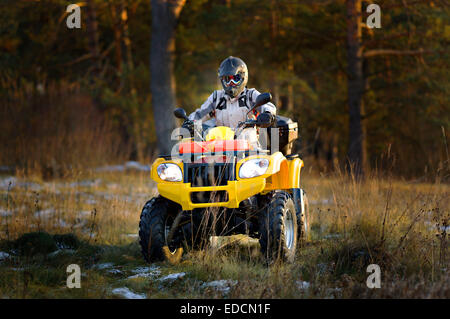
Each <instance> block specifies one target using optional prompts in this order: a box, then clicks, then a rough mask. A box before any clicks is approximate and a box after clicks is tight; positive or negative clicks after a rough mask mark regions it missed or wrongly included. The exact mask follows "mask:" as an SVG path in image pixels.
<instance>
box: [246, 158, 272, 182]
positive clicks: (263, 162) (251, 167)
mask: <svg viewBox="0 0 450 319" xmlns="http://www.w3.org/2000/svg"><path fill="white" fill-rule="evenodd" d="M268 167H269V160H268V159H267V158H255V159H251V160H248V161H245V162H244V164H242V165H241V168H240V169H239V177H240V178H252V177H256V176H261V175H262V174H264V173H265V172H266V171H267V168H268Z"/></svg>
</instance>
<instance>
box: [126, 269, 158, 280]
mask: <svg viewBox="0 0 450 319" xmlns="http://www.w3.org/2000/svg"><path fill="white" fill-rule="evenodd" d="M131 272H132V273H134V274H135V275H133V276H130V277H128V278H127V279H135V278H155V277H158V276H159V275H161V270H160V268H159V267H156V266H151V267H139V268H136V269H133V270H132V271H131Z"/></svg>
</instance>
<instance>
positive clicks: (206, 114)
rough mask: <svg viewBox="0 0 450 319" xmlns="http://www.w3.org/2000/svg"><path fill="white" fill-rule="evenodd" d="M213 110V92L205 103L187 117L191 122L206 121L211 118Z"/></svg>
mask: <svg viewBox="0 0 450 319" xmlns="http://www.w3.org/2000/svg"><path fill="white" fill-rule="evenodd" d="M214 109H215V105H214V92H213V93H212V94H211V95H210V96H209V97H208V99H207V100H206V101H205V103H203V104H202V106H200V108H198V109H196V110H195V111H194V112H192V113H191V114H190V115H189V119H190V120H191V121H198V120H202V122H203V121H207V120H209V119H210V118H211V114H212V112H213V111H214Z"/></svg>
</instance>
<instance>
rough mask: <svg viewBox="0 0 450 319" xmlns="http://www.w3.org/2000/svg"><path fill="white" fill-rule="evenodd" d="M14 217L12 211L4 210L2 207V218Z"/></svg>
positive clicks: (0, 209)
mask: <svg viewBox="0 0 450 319" xmlns="http://www.w3.org/2000/svg"><path fill="white" fill-rule="evenodd" d="M11 215H12V211H10V210H5V209H3V208H1V207H0V217H8V216H11Z"/></svg>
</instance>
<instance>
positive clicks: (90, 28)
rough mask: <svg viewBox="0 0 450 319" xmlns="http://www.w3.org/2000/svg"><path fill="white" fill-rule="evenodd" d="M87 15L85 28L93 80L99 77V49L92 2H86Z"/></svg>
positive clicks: (88, 0) (90, 0) (89, 0)
mask: <svg viewBox="0 0 450 319" xmlns="http://www.w3.org/2000/svg"><path fill="white" fill-rule="evenodd" d="M86 2H87V3H86V4H87V15H86V28H87V33H88V39H89V41H88V43H89V51H90V54H91V59H92V64H93V71H92V73H93V78H96V77H97V76H99V74H100V71H101V67H100V49H99V45H98V28H97V17H96V12H95V7H94V3H93V1H92V0H87V1H86Z"/></svg>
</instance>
